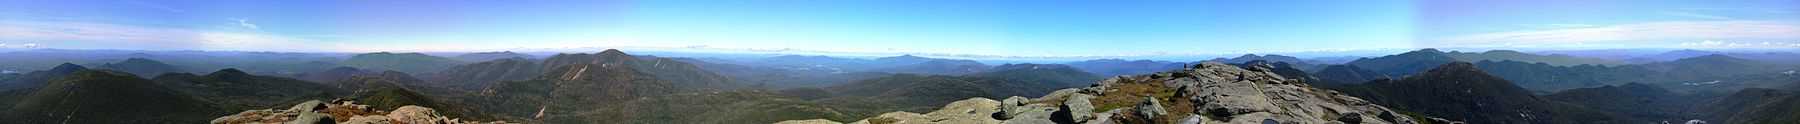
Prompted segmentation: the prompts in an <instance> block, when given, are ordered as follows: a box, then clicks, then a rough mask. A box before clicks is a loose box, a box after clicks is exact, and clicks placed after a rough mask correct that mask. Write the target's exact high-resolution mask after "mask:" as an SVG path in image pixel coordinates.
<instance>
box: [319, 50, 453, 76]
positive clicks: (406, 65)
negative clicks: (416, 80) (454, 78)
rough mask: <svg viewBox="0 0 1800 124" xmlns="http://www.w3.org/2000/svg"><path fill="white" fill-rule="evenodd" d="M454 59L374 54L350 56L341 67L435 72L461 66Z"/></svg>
mask: <svg viewBox="0 0 1800 124" xmlns="http://www.w3.org/2000/svg"><path fill="white" fill-rule="evenodd" d="M461 63H462V62H461V61H457V60H455V59H450V58H444V57H437V56H431V55H425V54H421V53H390V52H375V53H364V54H357V55H355V56H351V57H350V59H346V60H344V62H343V63H342V64H343V65H346V66H350V67H356V68H361V69H374V70H394V71H401V72H407V73H428V72H436V71H438V70H442V69H445V68H449V67H451V66H456V65H458V64H461Z"/></svg>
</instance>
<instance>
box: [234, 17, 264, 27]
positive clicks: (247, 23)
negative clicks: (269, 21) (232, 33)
mask: <svg viewBox="0 0 1800 124" xmlns="http://www.w3.org/2000/svg"><path fill="white" fill-rule="evenodd" d="M231 20H233V21H237V23H236V24H237V26H238V27H244V28H249V29H251V30H261V29H262V28H261V27H257V26H256V24H250V19H231Z"/></svg>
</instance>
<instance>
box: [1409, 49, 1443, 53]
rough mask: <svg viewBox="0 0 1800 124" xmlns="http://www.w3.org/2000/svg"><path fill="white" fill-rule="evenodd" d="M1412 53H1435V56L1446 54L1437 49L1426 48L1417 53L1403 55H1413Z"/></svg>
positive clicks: (1416, 51)
mask: <svg viewBox="0 0 1800 124" xmlns="http://www.w3.org/2000/svg"><path fill="white" fill-rule="evenodd" d="M1412 53H1434V54H1443V53H1444V51H1438V49H1437V48H1425V49H1419V50H1415V51H1412V52H1406V53H1402V54H1412Z"/></svg>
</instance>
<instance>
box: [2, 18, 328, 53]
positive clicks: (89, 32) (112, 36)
mask: <svg viewBox="0 0 1800 124" xmlns="http://www.w3.org/2000/svg"><path fill="white" fill-rule="evenodd" d="M252 26H254V25H252ZM0 40H9V41H32V42H39V43H48V44H83V45H89V46H90V47H102V48H121V49H145V48H150V49H158V48H160V49H198V50H293V51H316V50H321V49H317V48H319V47H317V46H318V45H307V44H304V43H307V42H311V41H312V40H308V39H302V38H292V37H286V36H281V35H274V34H266V33H258V32H231V31H213V30H197V29H187V28H171V27H145V26H134V25H120V24H109V23H93V22H65V21H56V22H47V21H18V20H0ZM26 45H28V46H34V47H35V46H36V45H37V44H26Z"/></svg>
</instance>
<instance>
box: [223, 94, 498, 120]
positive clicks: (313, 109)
mask: <svg viewBox="0 0 1800 124" xmlns="http://www.w3.org/2000/svg"><path fill="white" fill-rule="evenodd" d="M211 123H214V124H507V122H506V121H495V122H479V121H470V120H460V119H456V118H452V117H446V116H444V115H439V114H438V112H437V111H436V110H434V109H432V108H427V107H420V106H410V105H409V106H403V107H400V108H397V109H394V110H392V111H382V110H373V108H372V107H369V105H360V104H356V102H355V101H348V100H332V102H330V103H326V102H322V101H318V100H313V101H306V102H302V103H300V104H296V105H294V107H289V108H288V109H283V110H275V109H261V110H248V111H244V112H239V113H237V114H233V115H227V116H224V117H219V118H217V119H213V120H212V122H211Z"/></svg>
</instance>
